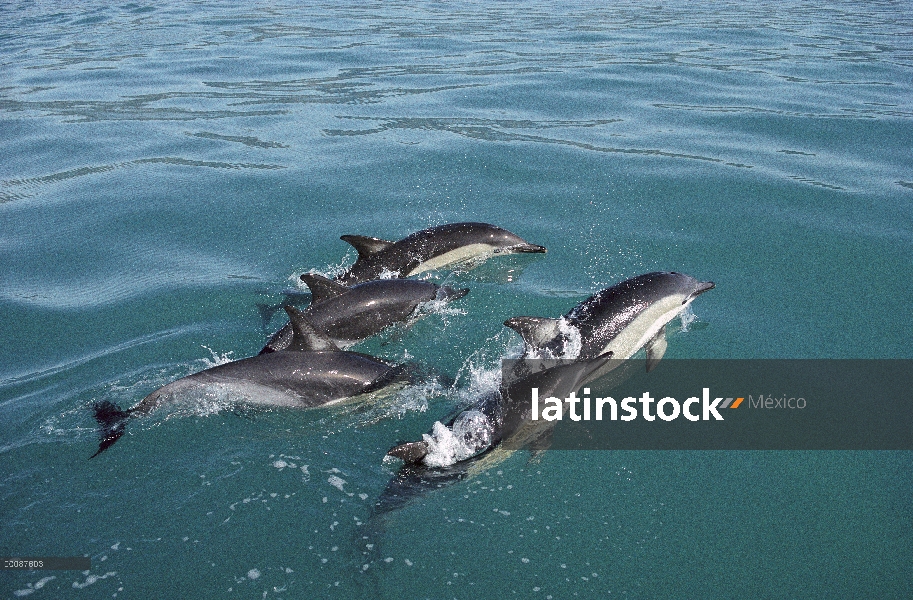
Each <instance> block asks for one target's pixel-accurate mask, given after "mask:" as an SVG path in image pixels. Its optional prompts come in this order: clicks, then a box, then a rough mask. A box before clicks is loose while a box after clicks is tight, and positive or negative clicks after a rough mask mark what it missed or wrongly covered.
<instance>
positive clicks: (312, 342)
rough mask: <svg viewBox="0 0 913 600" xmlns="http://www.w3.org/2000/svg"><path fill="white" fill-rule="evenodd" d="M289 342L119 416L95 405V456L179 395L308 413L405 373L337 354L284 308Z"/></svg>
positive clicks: (173, 387) (199, 376)
mask: <svg viewBox="0 0 913 600" xmlns="http://www.w3.org/2000/svg"><path fill="white" fill-rule="evenodd" d="M285 310H286V312H287V313H288V315H289V319H291V323H292V328H293V336H292V340H291V343H290V344H289V346H288V347H287V349H286V350H283V351H280V352H270V353H267V354H260V355H257V356H253V357H250V358H245V359H241V360H236V361H233V362H230V363H226V364H224V365H218V366H215V367H212V368H210V369H206V370H204V371H200V372H199V373H195V374H193V375H188V376H187V377H183V378H181V379H178V380H176V381H173V382H171V383H169V384H168V385H166V386H164V387H161V388H159V389H157V390H155V391H154V392H152V393H151V394H149V395H148V396H146V397H145V398H144V399H143V400H142V401H141V402H140V403H139V404H137V405H136V406H134V407H133V408H130V409H128V410H122V409H120V408H119V407H118V406H117V405H115V404H114V403H112V402H109V401H102V402H97V403H95V405H94V407H93V408H94V410H95V419H96V420H97V421H98V425H99V438H100V441H99V446H98V451H97V452H96V453H95V454H93V455H92V458H94V457H95V456H98V455H99V454H101V453H102V452H104V451H105V450H106V449H107V448H109V447H110V446H111V445H112V444H114V442H116V441H117V440H118V439H119V438H120V437H121V436H122V435H123V434H124V431H125V428H126V425H127V421H128V420H129V419H132V418H136V417H143V416H147V415H149V414H150V413H152V412H153V411H154V410H156V409H157V408H159V407H160V406H162V405H163V404H166V403H168V402H170V401H173V400H174V399H175V398H176V397H179V396H180V395H181V394H186V393H192V391H193V390H199V389H204V390H205V389H206V388H207V387H212V386H218V387H227V388H229V389H230V390H232V391H235V392H237V393H238V394H239V395H240V396H241V397H242V398H243V399H244V400H243V402H244V403H245V404H250V405H268V406H284V407H292V408H311V407H316V406H323V405H327V404H332V403H335V402H338V401H341V400H343V399H346V398H349V397H352V396H358V395H361V394H367V393H371V392H374V391H377V390H379V389H381V388H384V387H386V386H388V385H390V384H392V383H395V382H396V381H398V380H399V379H400V376H401V375H402V374H404V372H405V369H404V367H401V366H393V365H389V364H387V363H385V362H383V361H380V360H378V359H377V358H374V357H372V356H368V355H367V354H360V353H357V352H346V351H343V350H340V349H339V348H338V347H336V345H335V344H333V342H332V341H330V340H329V339H327V338H326V337H324V336H322V335H321V334H320V333H318V332H317V331H316V330H315V329H314V328H313V326H312V325H311V324H310V323H308V321H307V319H306V318H305V316H304V315H303V314H302V313H301V311H299V310H298V309H296V308H294V307H291V306H287V307H285Z"/></svg>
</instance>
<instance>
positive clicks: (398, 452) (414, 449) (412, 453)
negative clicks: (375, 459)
mask: <svg viewBox="0 0 913 600" xmlns="http://www.w3.org/2000/svg"><path fill="white" fill-rule="evenodd" d="M427 454H428V444H427V443H426V442H425V441H424V440H422V441H421V442H408V443H406V444H400V445H399V446H396V447H394V448H390V450H388V451H387V455H388V456H395V457H396V458H398V459H400V460H402V461H403V462H404V463H406V464H410V465H413V464H415V463H418V462H421V460H422V459H423V458H425V456H426V455H427Z"/></svg>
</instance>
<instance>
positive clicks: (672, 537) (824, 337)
mask: <svg viewBox="0 0 913 600" xmlns="http://www.w3.org/2000/svg"><path fill="white" fill-rule="evenodd" d="M0 15H2V17H3V18H2V19H0V73H2V80H3V83H2V84H0V133H2V136H0V148H2V154H0V156H2V160H0V311H2V312H0V314H2V319H0V457H2V458H0V554H8V555H32V556H40V555H54V556H68V555H88V556H91V557H92V570H91V571H90V572H86V573H83V572H74V571H57V572H51V571H44V572H39V571H35V572H21V571H19V572H9V571H7V572H3V573H2V574H0V590H2V593H3V594H5V595H6V596H7V597H23V596H30V597H34V598H40V597H47V598H60V597H73V598H100V597H118V598H125V597H128V598H144V597H206V598H208V597H240V598H252V597H258V598H263V597H267V598H272V597H279V598H283V597H284V598H311V597H346V598H349V597H365V598H377V597H390V598H479V597H482V598H484V597H492V596H495V595H497V596H511V597H514V596H516V597H530V598H543V599H549V598H554V599H558V598H573V597H578V598H596V597H598V598H605V597H644V598H656V597H720V598H729V597H777V598H779V597H783V598H794V597H804V598H833V597H906V596H910V595H911V594H913V591H911V587H913V572H911V571H913V569H911V566H910V565H911V561H910V557H911V555H913V533H911V532H913V522H911V521H913V503H911V491H913V485H911V484H913V476H911V467H913V458H911V456H910V454H909V453H905V452H854V453H848V452H839V453H837V452H804V453H797V452H739V453H732V452H679V453H676V452H549V453H546V454H544V455H543V456H541V457H540V458H539V459H537V460H535V461H530V457H529V455H527V454H524V453H517V454H514V455H513V456H511V457H510V458H509V459H508V460H506V461H505V462H503V463H501V464H499V465H496V466H494V467H492V468H491V469H490V470H489V471H487V472H485V473H483V474H481V475H479V476H478V477H475V478H473V479H471V480H468V481H463V482H460V483H458V484H455V485H452V486H449V487H447V488H446V489H441V490H438V491H435V492H433V493H429V494H426V495H423V496H420V497H418V498H416V499H415V500H414V501H413V502H412V503H410V504H409V505H407V506H405V507H403V508H401V509H399V510H396V511H393V512H391V513H389V514H386V515H382V516H381V515H378V514H376V511H375V509H373V508H372V507H373V506H374V503H375V502H376V501H377V499H378V498H379V497H380V495H381V493H382V492H383V490H384V488H385V486H386V485H387V482H388V481H389V480H390V478H391V476H392V475H393V473H394V472H395V470H396V468H397V465H396V464H394V463H389V462H384V461H383V460H382V457H383V455H384V452H385V451H386V450H387V449H388V448H389V447H390V446H391V445H393V444H394V443H395V442H397V441H398V440H403V439H415V438H417V437H418V436H419V435H420V434H421V433H422V432H424V431H426V430H427V429H428V427H429V426H430V425H431V423H432V422H433V421H434V420H436V419H439V418H441V417H443V416H444V415H446V414H447V413H448V412H449V411H450V410H451V409H452V408H453V406H454V405H455V404H456V403H458V402H459V401H460V400H461V399H464V398H465V397H466V396H467V395H468V394H469V393H470V392H469V391H468V390H469V389H470V387H471V380H472V378H473V376H479V375H484V374H486V373H489V372H491V371H492V370H494V369H496V367H497V365H498V359H499V358H500V357H501V356H503V355H506V354H509V353H510V352H512V351H515V350H516V348H517V347H518V344H519V338H517V337H516V336H515V335H514V334H513V333H512V332H510V331H508V330H506V329H505V328H504V327H502V325H501V323H502V322H503V321H504V320H505V319H506V318H508V317H511V316H515V315H521V314H531V315H542V316H557V315H560V314H563V313H564V312H566V311H567V310H568V309H569V308H570V307H571V306H573V305H574V304H576V303H577V302H579V301H580V300H582V299H584V298H586V297H588V296H589V295H590V294H592V293H593V292H595V291H597V290H599V289H601V288H604V287H606V286H609V285H611V284H613V283H616V282H618V281H620V280H622V279H625V278H628V277H632V276H635V275H638V274H640V273H645V272H648V271H654V270H677V271H682V272H684V273H688V274H689V275H692V276H694V277H697V278H699V279H702V280H712V281H714V282H716V284H717V287H716V289H714V290H713V291H712V292H709V293H707V294H705V295H703V296H701V297H700V298H699V299H698V300H697V301H695V303H694V305H693V311H694V315H695V321H694V322H693V323H691V324H690V326H688V327H686V328H684V330H682V329H681V328H677V331H675V332H674V333H673V334H672V335H671V336H670V340H669V350H668V354H667V355H668V356H673V357H687V358H702V357H706V358H728V357H734V358H755V357H758V358H762V357H763V358H792V357H795V358H822V357H834V358H891V357H896V358H913V352H911V349H910V335H909V331H910V322H911V318H913V302H911V300H910V298H911V297H913V285H911V284H910V280H911V276H913V260H911V258H913V209H911V206H913V204H911V199H913V156H911V152H910V142H911V140H913V101H911V99H913V90H911V87H913V77H911V75H913V38H911V36H910V31H913V12H911V10H910V7H909V6H908V5H907V4H905V3H893V2H862V3H859V2H853V3H850V2H827V3H825V2H798V1H788V2H779V3H771V4H766V5H762V6H757V7H746V6H743V5H741V4H738V3H724V2H714V3H703V4H701V5H699V6H698V5H695V4H694V3H684V2H677V1H673V2H663V3H633V2H629V3H619V4H612V5H611V6H606V7H600V6H595V5H592V4H590V3H560V4H557V5H555V4H553V3H537V2H510V3H507V2H499V3H489V4H482V3H472V2H457V3H446V4H445V3H433V2H421V3H408V4H406V3H402V4H400V3H377V4H359V3H347V2H340V3H327V4H316V5H313V6H308V7H302V6H297V5H295V4H288V5H283V4H275V3H269V4H260V5H251V6H250V7H227V6H224V5H222V4H220V3H186V4H178V3H171V2H166V3H156V4H148V5H147V4H144V3H125V4H117V5H114V4H108V3H97V2H96V3H93V2H86V3H80V4H79V6H75V7H69V6H64V5H57V4H49V3H37V4H36V3H27V2H21V3H17V2H13V3H7V4H4V5H3V6H2V7H0ZM453 221H485V222H491V223H495V224H497V225H500V226H502V227H506V228H508V229H510V230H512V231H514V232H515V233H517V234H519V235H520V236H522V237H524V238H525V239H527V240H529V241H531V242H534V243H538V244H543V245H545V246H547V247H548V249H549V252H548V254H547V255H545V256H524V257H500V258H497V259H495V260H492V261H490V262H489V263H487V264H486V265H484V266H483V267H481V268H479V269H477V270H475V271H471V272H469V273H466V274H457V275H451V274H448V273H441V274H437V275H435V281H438V282H446V283H449V284H458V285H465V286H467V287H470V288H471V290H472V291H471V292H470V294H469V295H468V296H467V297H466V298H464V299H462V300H460V301H458V302H457V303H456V304H455V305H454V306H452V307H451V309H452V310H449V311H445V312H443V313H438V314H433V315H430V316H428V317H427V318H425V319H423V320H421V321H419V322H418V323H416V324H415V325H414V326H413V327H411V328H410V329H409V330H408V331H405V332H402V333H395V334H389V335H386V336H383V337H382V338H381V339H377V340H370V341H367V342H365V343H363V344H361V345H359V346H358V347H357V349H359V350H362V351H366V352H371V353H374V354H377V355H380V356H384V357H386V358H390V359H393V360H404V359H409V360H413V361H416V362H418V363H420V364H422V365H425V366H427V367H428V368H429V369H430V370H436V371H439V372H441V373H443V374H446V375H449V376H451V377H456V378H457V383H456V387H455V388H454V389H448V388H442V387H434V386H432V385H430V384H429V385H427V386H422V385H417V386H413V387H411V388H408V389H406V390H403V391H402V392H400V393H398V394H397V395H395V396H393V397H392V398H389V399H387V400H386V401H384V402H378V403H377V404H376V405H370V406H354V407H340V408H335V409H320V410H313V411H288V410H273V411H240V412H238V413H237V414H236V412H233V411H231V410H227V409H225V408H224V407H220V406H218V405H213V406H190V407H183V408H176V409H174V410H170V411H164V412H163V413H162V414H159V415H155V416H153V417H151V418H150V419H148V420H147V422H145V423H143V422H137V423H133V424H131V426H130V428H129V431H128V433H127V435H125V436H124V438H123V439H122V440H121V441H120V442H118V443H117V444H116V445H115V446H113V447H112V448H111V449H110V450H108V451H107V452H106V453H104V454H102V455H101V456H99V457H98V458H95V459H93V460H91V461H90V460H88V457H89V456H90V455H91V454H92V453H93V452H94V451H95V448H96V446H97V438H96V430H95V423H94V420H93V418H92V414H91V411H90V410H89V406H90V405H91V404H92V403H93V402H95V401H98V400H110V401H112V402H116V403H118V404H120V405H121V406H124V407H126V406H130V405H132V404H134V403H136V402H138V401H139V400H140V399H141V398H142V397H143V396H145V395H146V394H147V393H149V392H150V391H152V390H154V389H156V388H157V387H159V386H161V385H164V384H165V383H167V382H169V381H171V380H173V379H176V378H177V377H180V376H183V375H186V374H189V373H192V372H195V371H198V370H201V369H203V368H205V367H206V366H209V365H211V364H212V363H213V362H214V361H219V360H225V359H227V358H241V357H245V356H249V355H251V354H254V353H256V352H257V351H258V350H259V348H260V347H261V346H262V344H263V342H264V340H265V339H266V338H267V336H268V335H269V334H271V333H272V332H273V331H274V330H275V329H277V328H278V327H279V326H280V325H281V324H282V319H281V318H280V314H270V313H269V312H262V311H261V309H260V308H258V305H265V306H267V307H275V306H276V305H278V304H279V303H280V302H282V301H283V300H284V299H285V297H286V294H287V293H290V292H292V293H300V292H303V291H304V290H303V289H301V288H298V287H297V286H296V280H297V276H298V275H299V274H300V273H302V272H305V271H309V270H312V269H314V270H318V271H321V272H332V271H334V270H336V269H338V268H339V267H340V266H341V265H343V264H350V263H351V262H352V261H354V258H355V255H354V252H353V251H351V250H350V249H349V247H348V246H347V245H346V244H345V243H344V242H342V241H340V240H339V236H340V235H342V234H347V233H354V234H362V235H371V236H378V237H384V238H388V239H398V238H401V237H403V236H405V235H407V234H408V233H410V232H412V231H416V230H418V229H422V228H424V227H427V226H430V225H436V224H442V223H447V222H453ZM368 544H370V545H371V547H370V548H368V547H367V545H368ZM49 577H50V578H52V579H48V578H49Z"/></svg>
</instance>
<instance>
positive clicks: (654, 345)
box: [647, 325, 669, 373]
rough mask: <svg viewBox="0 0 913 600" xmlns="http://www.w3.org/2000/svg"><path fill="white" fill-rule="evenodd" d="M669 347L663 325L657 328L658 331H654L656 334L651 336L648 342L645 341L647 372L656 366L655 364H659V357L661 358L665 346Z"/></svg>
mask: <svg viewBox="0 0 913 600" xmlns="http://www.w3.org/2000/svg"><path fill="white" fill-rule="evenodd" d="M668 347H669V342H668V340H666V326H665V325H663V326H662V327H660V328H659V331H657V332H656V335H654V336H653V339H651V340H650V341H649V342H647V373H649V372H650V371H652V370H653V369H655V368H656V365H658V364H659V361H660V359H662V357H663V354H665V353H666V348H668Z"/></svg>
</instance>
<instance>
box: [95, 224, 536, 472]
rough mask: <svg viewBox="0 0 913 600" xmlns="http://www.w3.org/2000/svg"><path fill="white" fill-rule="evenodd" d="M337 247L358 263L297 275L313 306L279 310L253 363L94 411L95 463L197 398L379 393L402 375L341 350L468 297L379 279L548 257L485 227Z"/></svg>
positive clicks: (278, 402) (267, 399) (312, 400)
mask: <svg viewBox="0 0 913 600" xmlns="http://www.w3.org/2000/svg"><path fill="white" fill-rule="evenodd" d="M342 239H344V240H346V241H348V242H349V243H350V244H352V245H353V246H354V247H355V248H356V249H357V250H358V253H359V259H358V260H357V261H356V263H355V264H354V265H353V266H352V268H351V269H349V271H348V272H346V273H344V274H343V275H342V276H340V277H339V278H338V280H337V281H333V280H330V279H328V278H326V277H323V276H321V275H317V274H313V273H306V274H304V275H302V276H301V279H302V281H303V282H304V283H305V284H307V285H308V287H309V288H310V290H311V305H310V306H309V307H308V308H307V310H306V311H304V312H301V311H298V310H297V309H295V308H293V307H285V309H286V311H287V312H288V313H289V323H288V324H287V325H285V326H284V327H282V328H281V329H280V330H279V331H277V332H276V333H275V334H274V335H273V336H272V337H271V338H270V339H269V340H268V341H267V343H266V345H265V346H264V348H263V349H262V350H261V351H260V353H259V354H258V355H256V356H253V357H249V358H245V359H241V360H237V361H233V362H231V363H227V364H224V365H219V366H216V367H213V368H210V369H206V370H204V371H201V372H199V373H195V374H193V375H189V376H187V377H184V378H181V379H178V380H177V381H174V382H172V383H169V384H168V385H165V386H163V387H162V388H159V389H158V390H155V391H154V392H152V393H151V394H149V395H148V396H146V397H145V398H144V399H143V400H142V401H141V402H140V403H139V404H137V405H136V406H134V407H133V408H130V409H127V410H123V409H121V408H120V407H119V406H117V405H116V404H114V403H112V402H110V401H100V402H96V403H94V405H93V409H94V414H95V419H96V421H97V422H98V427H99V438H100V439H99V447H98V451H97V452H96V453H95V454H93V455H92V457H93V458H94V457H95V456H98V455H99V454H100V453H102V452H103V451H105V450H106V449H107V448H109V447H111V445H113V444H114V443H115V442H116V441H117V440H118V439H120V437H122V436H123V434H124V432H125V430H126V425H127V423H128V422H129V421H130V420H131V419H134V418H139V417H143V416H146V415H148V414H150V413H151V412H153V411H154V410H155V409H157V408H158V407H159V406H161V405H163V404H166V403H167V402H170V401H172V400H174V399H175V398H177V397H180V396H182V395H185V396H186V395H187V394H188V393H190V392H191V391H192V390H194V389H201V388H206V387H207V386H209V387H210V388H211V387H213V386H220V387H222V388H230V389H232V390H234V391H235V392H237V395H238V396H239V397H240V398H243V401H244V402H245V403H250V404H266V405H271V406H287V407H302V408H307V407H314V406H322V405H326V404H330V403H333V402H336V401H339V400H342V399H345V398H349V397H353V396H358V395H362V394H367V393H370V392H373V391H377V390H379V389H381V388H383V387H386V385H388V384H390V383H393V382H394V381H395V380H396V379H397V376H399V375H401V374H402V373H403V372H404V371H405V370H406V369H405V367H403V366H394V365H388V364H386V363H385V362H383V361H380V360H379V359H376V358H374V357H372V356H368V355H366V354H360V353H355V352H347V351H344V350H342V349H341V348H340V346H342V347H345V346H349V345H351V344H353V343H356V342H358V341H360V340H362V339H365V338H367V337H370V336H372V335H375V334H376V333H378V332H380V331H382V330H383V329H385V328H387V327H389V326H390V325H393V324H395V323H398V322H402V321H406V320H408V319H410V318H412V317H414V316H416V312H417V310H418V309H419V307H420V306H421V305H422V304H424V303H427V302H431V301H444V302H449V301H452V300H456V299H458V298H461V297H462V296H465V295H466V294H467V293H468V292H469V290H468V289H454V288H450V287H446V286H437V285H435V284H433V283H430V282H423V281H414V280H407V279H402V278H392V279H391V278H389V277H388V278H386V279H378V278H379V277H381V276H385V277H386V276H389V275H396V276H399V275H402V276H403V277H405V276H409V275H414V274H417V273H423V272H425V271H429V270H434V269H440V268H443V267H446V266H449V265H456V264H461V263H466V262H472V261H474V260H482V259H484V258H488V257H490V256H491V255H494V254H499V253H516V252H533V253H542V252H545V248H544V247H543V246H537V245H535V244H530V243H528V242H526V241H525V240H523V239H522V238H520V237H519V236H517V235H515V234H513V233H511V232H509V231H507V230H506V229H502V228H500V227H496V226H494V225H488V224H485V223H452V224H449V225H441V226H438V227H431V228H428V229H424V230H422V231H418V232H415V233H413V234H411V235H409V236H407V237H406V238H404V239H402V240H400V241H398V242H387V241H385V240H380V239H377V238H367V237H362V236H342Z"/></svg>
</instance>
